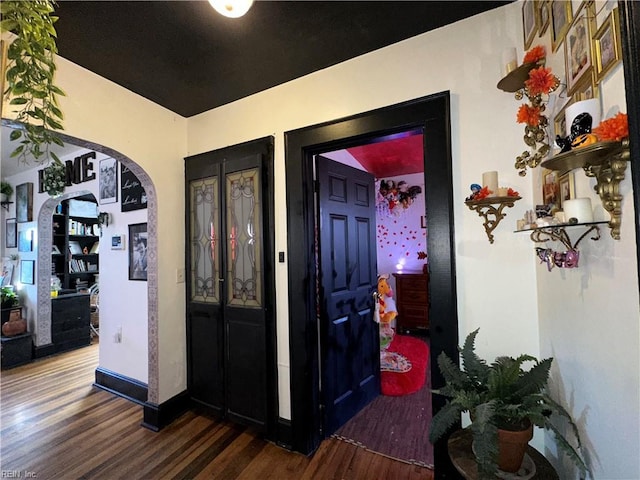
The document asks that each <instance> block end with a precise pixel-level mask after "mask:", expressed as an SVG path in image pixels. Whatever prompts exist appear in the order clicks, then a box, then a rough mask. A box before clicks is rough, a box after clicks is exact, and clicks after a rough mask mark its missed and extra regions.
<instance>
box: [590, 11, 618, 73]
mask: <svg viewBox="0 0 640 480" xmlns="http://www.w3.org/2000/svg"><path fill="white" fill-rule="evenodd" d="M593 43H594V55H595V67H596V76H597V82H598V83H600V81H601V80H602V79H603V78H604V77H605V75H606V74H607V73H609V71H610V70H611V69H612V68H613V67H615V66H616V65H617V64H618V63H619V62H620V58H621V53H620V44H621V43H620V16H619V13H618V9H617V8H615V9H613V10H612V11H611V13H610V14H609V16H608V17H607V18H606V20H605V21H604V22H603V23H602V25H600V28H598V31H597V32H596V33H595V35H594V37H593Z"/></svg>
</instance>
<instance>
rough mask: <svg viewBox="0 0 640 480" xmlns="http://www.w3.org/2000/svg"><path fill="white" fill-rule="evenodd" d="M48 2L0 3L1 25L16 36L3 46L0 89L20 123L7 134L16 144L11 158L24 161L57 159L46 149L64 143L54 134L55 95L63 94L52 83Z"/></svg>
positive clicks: (57, 120)
mask: <svg viewBox="0 0 640 480" xmlns="http://www.w3.org/2000/svg"><path fill="white" fill-rule="evenodd" d="M54 5H55V2H53V1H51V0H30V1H8V0H3V1H2V2H1V3H0V13H1V14H2V21H1V22H0V26H1V29H2V31H3V32H6V31H9V32H12V33H14V34H15V35H16V38H15V39H14V40H13V42H11V44H10V45H9V48H8V50H7V60H8V63H7V70H6V82H7V88H6V89H5V91H4V92H2V93H3V96H6V97H7V98H10V102H9V104H10V105H14V106H17V107H19V110H15V112H16V120H18V121H19V122H22V123H23V124H24V128H23V129H18V130H13V131H12V132H11V135H10V139H11V140H12V141H18V140H19V142H20V145H19V146H18V147H16V148H15V150H14V151H13V152H12V153H11V157H12V158H16V157H17V158H18V161H22V162H24V163H28V162H29V160H30V159H31V158H32V159H33V160H34V161H35V162H37V163H38V164H44V163H46V162H47V161H49V160H50V159H53V161H54V162H58V163H60V159H59V158H58V157H57V155H56V154H55V153H54V152H53V151H51V150H50V147H51V145H52V144H56V145H59V146H63V145H64V143H63V142H62V140H61V139H60V136H59V135H58V134H57V133H56V132H55V130H63V127H62V123H61V122H62V119H63V115H62V111H61V110H60V108H59V106H58V99H57V96H58V95H61V96H64V95H65V94H64V92H63V91H62V90H61V89H60V88H58V87H57V86H56V85H54V83H53V78H54V74H55V71H56V64H55V54H56V53H57V52H58V49H57V47H56V31H55V28H54V27H53V24H54V23H55V22H56V20H58V17H55V16H53V12H54Z"/></svg>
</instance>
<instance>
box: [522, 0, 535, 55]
mask: <svg viewBox="0 0 640 480" xmlns="http://www.w3.org/2000/svg"><path fill="white" fill-rule="evenodd" d="M537 26H538V25H537V22H536V2H534V0H524V2H522V30H523V34H524V49H525V50H528V49H529V47H530V46H531V43H532V42H533V39H534V37H535V36H536V27H537Z"/></svg>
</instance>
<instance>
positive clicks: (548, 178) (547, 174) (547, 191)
mask: <svg viewBox="0 0 640 480" xmlns="http://www.w3.org/2000/svg"><path fill="white" fill-rule="evenodd" d="M542 180H543V182H544V183H543V184H542V203H544V204H545V205H555V206H558V207H559V206H560V184H559V182H558V172H556V171H554V170H546V169H545V170H543V172H542Z"/></svg>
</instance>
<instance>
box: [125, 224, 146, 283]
mask: <svg viewBox="0 0 640 480" xmlns="http://www.w3.org/2000/svg"><path fill="white" fill-rule="evenodd" d="M129 280H145V281H146V280H147V224H146V223H136V224H133V225H129Z"/></svg>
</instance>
